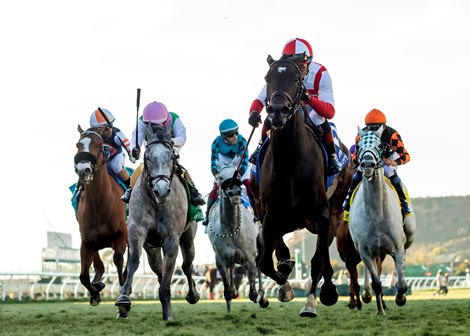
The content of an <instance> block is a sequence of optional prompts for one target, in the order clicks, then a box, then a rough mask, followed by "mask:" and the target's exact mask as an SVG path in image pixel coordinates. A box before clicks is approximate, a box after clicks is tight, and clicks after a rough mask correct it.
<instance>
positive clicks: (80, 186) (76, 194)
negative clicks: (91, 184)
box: [71, 181, 83, 202]
mask: <svg viewBox="0 0 470 336" xmlns="http://www.w3.org/2000/svg"><path fill="white" fill-rule="evenodd" d="M82 190H83V183H82V182H80V181H78V182H77V186H76V187H75V190H74V191H73V195H72V199H71V201H72V202H73V200H74V198H77V200H78V199H79V198H80V193H81V192H82Z"/></svg>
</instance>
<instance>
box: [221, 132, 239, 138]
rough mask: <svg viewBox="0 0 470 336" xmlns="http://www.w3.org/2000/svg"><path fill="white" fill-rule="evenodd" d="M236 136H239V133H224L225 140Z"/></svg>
mask: <svg viewBox="0 0 470 336" xmlns="http://www.w3.org/2000/svg"><path fill="white" fill-rule="evenodd" d="M234 135H238V131H230V132H227V133H223V134H222V136H223V137H224V138H231V137H233V136H234Z"/></svg>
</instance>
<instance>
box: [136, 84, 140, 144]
mask: <svg viewBox="0 0 470 336" xmlns="http://www.w3.org/2000/svg"><path fill="white" fill-rule="evenodd" d="M136 105H137V115H136V117H135V147H136V148H139V106H140V89H137V103H136Z"/></svg>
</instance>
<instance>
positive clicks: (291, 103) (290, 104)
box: [266, 60, 307, 120]
mask: <svg viewBox="0 0 470 336" xmlns="http://www.w3.org/2000/svg"><path fill="white" fill-rule="evenodd" d="M280 64H291V65H293V66H294V69H295V70H296V82H297V83H298V84H297V89H296V92H295V96H294V97H291V96H290V95H289V94H288V93H287V92H285V91H283V90H276V91H274V92H273V93H272V94H271V96H270V97H268V98H266V110H267V112H268V114H272V113H273V112H270V108H271V109H272V101H273V100H274V99H275V98H277V97H280V98H282V99H283V100H285V101H287V104H286V106H287V109H288V111H289V116H288V117H287V120H289V119H290V118H292V116H294V115H295V113H296V112H297V111H298V110H299V107H300V103H301V99H302V95H303V93H304V92H306V91H307V88H306V87H305V84H304V83H303V80H302V78H301V71H300V69H299V66H298V65H297V64H296V63H295V62H292V61H289V60H278V61H274V62H273V63H271V65H270V67H269V71H268V74H267V75H266V79H267V78H268V77H269V75H270V74H271V73H272V72H273V71H276V70H275V69H274V67H277V69H278V70H277V71H280V70H279V69H280V68H281V67H280ZM284 71H286V70H284Z"/></svg>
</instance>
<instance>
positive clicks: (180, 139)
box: [172, 118, 186, 147]
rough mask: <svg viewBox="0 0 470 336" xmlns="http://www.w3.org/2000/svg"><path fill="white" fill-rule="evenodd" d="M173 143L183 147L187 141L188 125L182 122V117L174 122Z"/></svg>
mask: <svg viewBox="0 0 470 336" xmlns="http://www.w3.org/2000/svg"><path fill="white" fill-rule="evenodd" d="M172 141H173V144H174V146H175V147H183V145H184V144H185V143H186V127H185V126H184V125H183V123H182V122H181V119H180V118H178V119H176V120H175V122H174V124H173V138H172Z"/></svg>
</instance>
